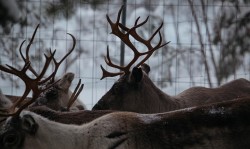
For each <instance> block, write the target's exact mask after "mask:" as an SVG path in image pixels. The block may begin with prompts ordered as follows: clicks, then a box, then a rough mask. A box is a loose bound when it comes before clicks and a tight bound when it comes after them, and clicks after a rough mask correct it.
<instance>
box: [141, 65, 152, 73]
mask: <svg viewBox="0 0 250 149" xmlns="http://www.w3.org/2000/svg"><path fill="white" fill-rule="evenodd" d="M141 68H142V70H143V71H145V72H146V73H147V74H148V73H149V72H150V66H149V65H148V64H145V63H143V64H141Z"/></svg>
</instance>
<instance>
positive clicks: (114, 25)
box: [101, 6, 169, 79]
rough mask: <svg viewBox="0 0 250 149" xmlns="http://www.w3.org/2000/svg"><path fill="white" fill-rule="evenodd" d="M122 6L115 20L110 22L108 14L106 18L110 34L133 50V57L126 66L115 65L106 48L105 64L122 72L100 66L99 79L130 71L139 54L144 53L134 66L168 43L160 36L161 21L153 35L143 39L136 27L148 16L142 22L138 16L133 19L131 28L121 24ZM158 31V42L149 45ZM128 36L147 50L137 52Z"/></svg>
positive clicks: (142, 23)
mask: <svg viewBox="0 0 250 149" xmlns="http://www.w3.org/2000/svg"><path fill="white" fill-rule="evenodd" d="M123 7H124V6H122V7H121V8H120V10H119V12H118V16H117V19H116V22H112V21H111V19H110V18H109V16H108V15H106V17H107V20H108V22H109V24H110V27H111V30H112V32H111V33H112V34H114V35H116V36H117V37H119V38H120V39H121V40H122V41H123V42H124V43H125V44H126V45H127V46H128V47H129V48H130V49H131V50H132V51H133V52H134V57H133V59H132V60H131V61H130V62H129V63H128V65H127V66H125V67H124V66H119V65H116V64H114V63H112V62H111V60H110V57H109V49H108V48H107V57H105V62H106V63H107V65H109V66H111V67H113V68H117V69H120V70H121V71H122V72H117V73H113V72H108V71H107V70H105V69H104V68H103V67H102V66H101V69H102V71H103V76H102V78H101V79H103V78H105V77H113V76H117V75H121V74H123V73H125V74H128V73H129V71H130V67H131V66H132V65H133V64H134V63H135V62H136V61H137V60H138V59H139V58H140V56H143V55H146V56H145V57H144V58H143V59H142V60H141V61H140V62H139V63H138V64H137V65H136V67H139V66H140V65H141V64H143V63H144V62H145V61H146V60H147V59H148V58H149V57H150V56H151V55H152V54H153V52H154V51H156V50H157V49H159V48H161V47H163V46H165V45H166V44H168V43H169V42H167V43H165V44H162V36H161V32H160V29H161V28H162V26H163V23H162V24H161V25H160V26H159V28H158V29H157V30H156V31H155V32H154V33H153V35H152V36H151V37H150V38H149V39H148V40H145V39H143V38H142V37H140V36H139V35H138V34H137V32H136V29H137V28H139V27H140V26H142V25H144V24H145V23H146V22H147V21H148V18H149V17H147V18H146V20H144V21H143V22H141V23H139V24H138V21H139V19H140V17H138V18H137V19H136V21H135V24H134V26H133V27H132V28H128V27H126V26H124V25H122V24H121V23H119V22H120V16H121V12H122V10H123ZM120 28H121V29H122V30H124V31H126V33H123V32H122V31H121V30H120ZM157 33H159V37H160V40H159V42H158V44H157V45H156V46H154V47H153V46H152V45H151V41H152V39H153V38H154V37H155V35H156V34H157ZM129 36H132V37H133V38H134V39H135V40H137V41H139V42H140V43H143V44H144V45H145V46H146V47H147V48H148V51H146V52H139V51H138V50H137V49H136V47H135V46H134V45H133V44H132V42H131V41H130V39H129Z"/></svg>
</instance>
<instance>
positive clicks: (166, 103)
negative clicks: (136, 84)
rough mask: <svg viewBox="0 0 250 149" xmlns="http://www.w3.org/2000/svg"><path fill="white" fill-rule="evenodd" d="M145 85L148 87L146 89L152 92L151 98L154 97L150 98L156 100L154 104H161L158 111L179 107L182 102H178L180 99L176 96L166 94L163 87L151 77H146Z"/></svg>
mask: <svg viewBox="0 0 250 149" xmlns="http://www.w3.org/2000/svg"><path fill="white" fill-rule="evenodd" d="M144 86H145V87H146V88H147V89H146V90H148V91H149V92H150V93H152V96H151V98H153V99H149V100H151V101H152V102H154V103H152V104H156V105H158V106H159V108H158V109H157V111H156V112H167V111H172V110H176V109H179V107H180V104H179V103H178V101H177V100H176V99H175V98H174V97H172V96H170V95H168V94H166V93H165V92H163V91H162V90H161V89H159V88H158V87H157V86H156V85H155V84H154V83H153V82H152V81H151V80H150V79H149V78H145V81H144ZM156 112H153V113H156Z"/></svg>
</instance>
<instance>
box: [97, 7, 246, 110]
mask: <svg viewBox="0 0 250 149" xmlns="http://www.w3.org/2000/svg"><path fill="white" fill-rule="evenodd" d="M121 11H122V8H121V9H120V11H119V13H118V16H117V20H116V22H112V21H111V20H110V18H109V17H108V16H107V20H108V22H109V24H110V26H111V30H112V32H111V33H113V34H114V35H116V36H117V37H119V38H120V39H121V40H122V41H123V42H124V43H125V44H126V45H127V46H128V47H129V48H130V49H131V50H132V51H133V52H134V57H133V59H132V60H131V61H130V62H129V63H128V65H127V66H119V65H116V64H114V63H113V62H112V61H111V59H110V57H109V50H108V49H107V57H106V58H105V62H106V63H107V65H108V66H111V67H113V68H117V69H119V70H120V72H117V73H114V72H108V71H106V70H105V69H104V68H103V67H102V66H101V69H102V71H103V77H102V79H103V78H105V77H113V76H117V75H121V77H120V78H119V79H118V80H117V81H116V82H115V83H114V85H113V86H112V87H111V89H110V90H109V91H108V92H107V93H106V94H105V95H103V96H102V98H101V99H100V100H99V101H98V102H97V103H96V104H95V105H94V106H93V108H92V110H120V111H131V112H138V113H159V112H166V111H172V110H177V109H182V108H186V107H193V106H200V105H204V104H208V103H214V102H219V101H226V100H232V99H236V98H242V97H248V96H250V82H249V81H248V80H246V79H237V80H233V81H231V82H229V83H227V84H224V85H222V86H219V87H217V88H205V87H192V88H189V89H187V90H185V91H183V92H181V93H180V94H178V95H176V96H170V95H168V94H166V93H164V92H163V91H161V90H160V89H159V88H157V86H156V85H154V83H153V82H152V80H151V79H150V78H149V77H148V73H149V72H150V67H149V66H148V65H147V64H145V63H144V62H145V61H146V60H147V59H148V58H149V57H150V56H151V55H152V54H153V52H154V51H155V50H157V49H159V48H161V47H162V46H164V45H165V44H162V43H161V42H162V38H161V34H160V29H161V27H162V24H161V25H160V27H159V28H157V30H156V31H155V32H154V33H153V35H152V36H151V37H149V39H148V40H145V39H143V38H142V37H141V36H140V35H138V34H137V32H136V29H137V28H139V27H140V26H142V25H143V24H145V23H146V22H147V20H148V18H147V19H146V20H145V21H143V22H142V23H138V21H139V17H138V19H136V21H135V24H134V26H133V27H131V28H128V27H126V26H124V25H122V24H121V23H119V20H120V15H121ZM122 31H124V32H125V33H123V32H122ZM157 33H159V37H160V38H159V43H158V44H156V46H152V45H151V43H150V42H151V40H152V39H153V37H154V36H155V35H156V34H157ZM129 37H133V38H134V39H135V40H136V41H138V42H140V43H143V44H144V45H145V46H146V47H147V48H148V51H146V52H139V51H138V50H137V48H136V47H135V46H134V45H133V44H132V42H131V41H130V38H129ZM141 56H144V57H143V58H142V60H140V61H139V62H138V64H136V65H135V66H134V67H133V69H132V70H130V68H131V67H132V65H134V63H135V62H136V61H137V60H138V59H139V58H140V57H141Z"/></svg>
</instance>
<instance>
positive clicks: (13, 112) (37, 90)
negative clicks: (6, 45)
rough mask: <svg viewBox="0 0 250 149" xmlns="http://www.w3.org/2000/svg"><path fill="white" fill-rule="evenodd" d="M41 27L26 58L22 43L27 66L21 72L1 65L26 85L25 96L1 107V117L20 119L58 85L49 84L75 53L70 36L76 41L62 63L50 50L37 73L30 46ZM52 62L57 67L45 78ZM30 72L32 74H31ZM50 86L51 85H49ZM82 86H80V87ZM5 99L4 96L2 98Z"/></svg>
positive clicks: (28, 47) (27, 49) (0, 68)
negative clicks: (24, 111)
mask: <svg viewBox="0 0 250 149" xmlns="http://www.w3.org/2000/svg"><path fill="white" fill-rule="evenodd" d="M38 27H39V25H38V26H37V27H36V29H35V31H34V33H33V35H32V38H31V40H30V42H29V44H28V46H27V47H26V54H25V55H26V56H24V54H23V53H22V45H23V43H24V42H25V41H23V42H22V44H21V46H20V48H19V52H20V55H21V57H22V59H23V60H24V62H25V64H24V66H23V67H22V69H21V70H18V69H16V68H14V67H12V66H10V65H8V64H6V66H3V65H0V70H1V71H3V72H6V73H9V74H12V75H15V76H17V77H19V78H20V79H21V80H22V81H23V82H24V84H25V90H24V93H23V95H22V96H21V97H20V98H19V99H18V100H16V101H14V103H13V104H11V106H10V107H3V108H2V107H0V117H8V116H12V117H19V114H20V113H21V111H22V110H23V109H25V108H27V107H28V106H29V105H30V104H32V103H34V102H35V101H36V100H37V98H38V97H39V96H40V95H41V93H43V92H44V91H46V90H47V89H49V88H51V87H52V86H54V85H55V84H56V83H58V82H59V81H60V80H58V81H52V83H48V82H49V81H51V80H54V78H55V75H56V72H57V70H58V68H59V66H60V64H61V63H62V61H63V60H64V59H65V58H66V57H67V56H68V55H69V54H70V53H71V52H72V51H73V49H74V47H75V41H76V40H75V38H74V36H73V35H71V34H69V35H70V36H71V37H72V38H73V41H74V44H73V47H72V49H71V50H70V52H69V53H67V54H66V55H65V56H64V57H63V59H62V60H61V61H60V62H57V61H56V60H55V58H54V55H55V52H56V51H53V52H52V51H51V50H50V54H49V56H47V55H45V54H44V56H45V59H46V60H45V64H44V66H43V68H42V70H41V72H40V73H37V72H36V71H35V70H34V69H33V67H32V65H31V62H30V59H29V50H30V46H31V44H32V42H33V40H34V37H35V34H36V31H37V29H38ZM51 62H54V64H55V67H54V71H52V72H51V74H47V75H48V77H45V74H46V72H47V69H48V68H49V65H50V64H51ZM29 71H30V72H29ZM30 73H32V74H33V76H30V75H29V74H30ZM47 84H49V85H47ZM78 86H80V85H78ZM30 92H32V98H29V99H28V98H27V96H28V94H29V93H30ZM1 97H3V96H1Z"/></svg>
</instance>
